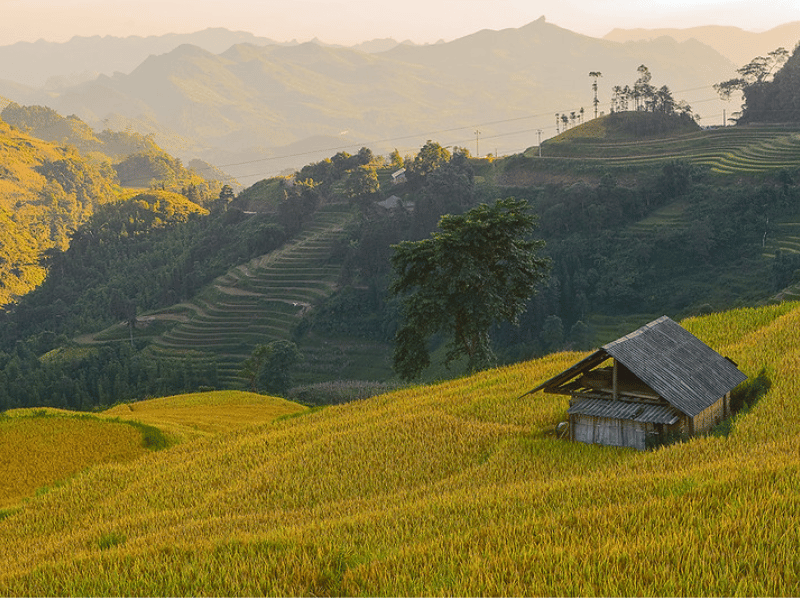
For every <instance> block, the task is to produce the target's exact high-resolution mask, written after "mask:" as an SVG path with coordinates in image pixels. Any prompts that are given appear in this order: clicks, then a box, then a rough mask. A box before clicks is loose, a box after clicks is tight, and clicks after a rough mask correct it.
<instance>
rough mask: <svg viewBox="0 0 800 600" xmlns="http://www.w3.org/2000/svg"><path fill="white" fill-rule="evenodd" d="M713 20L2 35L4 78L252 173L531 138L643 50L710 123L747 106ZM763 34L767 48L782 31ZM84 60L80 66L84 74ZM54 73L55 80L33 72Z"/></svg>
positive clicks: (620, 77)
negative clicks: (638, 25) (59, 38)
mask: <svg viewBox="0 0 800 600" xmlns="http://www.w3.org/2000/svg"><path fill="white" fill-rule="evenodd" d="M787 27H788V26H787ZM739 31H740V32H741V30H739ZM789 31H790V28H789V29H786V32H789ZM786 32H783V33H782V35H784V36H785V35H790V33H786ZM702 33H704V32H703V31H699V32H697V35H695V36H692V37H687V36H683V37H681V36H678V35H677V34H675V35H673V36H667V35H660V33H659V32H649V33H648V32H636V31H631V32H628V33H627V34H626V33H625V32H622V31H618V30H615V31H614V32H612V33H611V34H609V36H608V39H598V38H593V37H589V36H585V35H580V34H577V33H574V32H572V31H569V30H566V29H563V28H561V27H558V26H556V25H553V24H550V23H548V22H547V21H546V20H545V18H544V17H542V18H540V19H538V20H536V21H534V22H532V23H530V24H528V25H525V26H523V27H520V28H513V29H504V30H501V31H493V30H483V31H479V32H476V33H474V34H472V35H469V36H466V37H463V38H459V39H456V40H454V41H451V42H447V43H439V44H433V45H424V46H418V45H416V46H415V45H411V44H406V43H403V44H398V43H397V42H395V41H394V40H373V41H372V42H366V43H364V44H362V45H360V46H358V47H353V48H343V47H336V46H326V45H324V44H322V43H321V42H319V41H316V40H315V41H312V42H306V43H294V42H292V43H289V44H284V45H282V44H278V43H276V42H274V41H272V40H269V39H266V38H258V37H256V36H253V35H252V34H248V33H243V32H230V31H227V30H224V29H209V30H205V31H203V32H198V33H196V34H190V35H169V36H159V37H150V38H136V37H132V38H110V37H105V38H99V37H97V38H73V40H71V41H70V42H67V43H65V44H50V43H47V42H42V41H40V42H36V43H34V44H25V43H18V44H15V45H13V46H7V47H5V48H0V64H2V65H4V66H3V67H2V69H0V80H2V81H0V94H1V95H2V96H3V97H5V98H6V100H7V101H8V100H13V101H16V102H18V103H20V104H42V105H47V106H50V107H51V108H54V109H55V110H57V111H59V112H60V113H61V114H63V115H69V114H76V115H77V116H79V117H80V118H81V119H83V120H84V121H86V122H87V123H89V124H90V125H92V126H93V127H94V128H95V129H98V130H101V129H106V128H108V129H114V130H134V131H137V132H139V133H143V134H153V135H154V137H155V139H156V141H157V142H158V143H159V145H160V146H161V147H163V148H165V149H166V150H167V151H169V152H170V153H172V154H174V155H176V156H179V157H181V158H182V159H184V160H190V159H192V158H196V157H199V158H202V159H204V160H206V161H208V162H209V163H211V164H214V165H216V166H218V167H221V168H223V170H225V171H226V172H228V173H230V174H231V175H233V176H234V177H237V178H238V179H239V180H240V182H241V183H243V184H245V185H247V184H250V183H252V182H254V181H257V180H258V179H262V178H264V177H266V176H268V175H274V174H277V173H279V172H281V171H282V170H285V169H296V168H298V167H299V166H301V165H303V164H305V163H307V162H309V161H311V160H319V159H321V158H323V157H325V156H330V155H331V154H333V153H334V152H336V151H339V150H347V151H349V152H353V151H356V150H358V148H359V147H361V146H368V147H370V148H372V149H373V150H374V151H375V152H376V153H388V152H391V151H392V150H393V149H395V148H397V149H399V150H400V152H401V153H403V154H408V153H410V152H413V151H414V150H416V149H417V148H419V147H420V146H421V145H422V144H424V142H425V140H426V139H437V140H438V141H440V142H441V143H442V144H443V145H445V146H448V145H449V146H460V147H467V148H469V149H470V150H471V151H472V152H473V153H474V154H477V155H485V154H488V153H492V154H509V153H514V152H520V151H522V150H524V149H526V148H528V147H530V146H532V145H535V144H536V143H537V139H540V138H541V137H542V136H543V137H544V138H545V139H546V138H548V137H551V136H552V135H555V134H556V133H557V132H558V129H557V127H558V125H557V124H556V123H557V122H558V121H557V118H554V114H555V113H562V114H564V113H566V114H572V113H575V114H584V115H585V116H587V117H588V116H591V115H589V112H591V110H592V91H591V80H590V79H589V78H588V73H589V72H590V71H600V72H602V78H601V80H600V81H599V100H600V110H601V111H602V110H608V107H609V102H610V95H611V88H612V87H613V86H615V85H626V84H632V83H633V82H634V81H635V79H636V77H637V71H636V69H637V67H638V66H639V65H642V64H644V65H646V66H647V67H648V68H649V69H650V71H651V73H652V74H653V81H652V83H653V84H655V85H657V86H661V85H668V86H669V87H670V89H671V90H673V92H674V93H675V96H676V99H679V100H686V101H687V102H688V103H689V104H690V105H692V106H693V108H694V110H695V113H696V114H698V115H699V116H700V117H701V118H702V119H703V120H702V121H701V123H702V124H704V125H719V124H722V121H723V117H722V114H723V109H725V108H727V109H728V111H729V112H732V111H733V110H735V109H736V108H738V107H736V106H732V105H730V104H728V105H726V104H724V103H722V102H721V101H719V100H718V98H717V97H716V94H715V93H714V91H713V89H712V85H713V84H714V83H717V82H720V81H723V80H725V79H727V78H729V77H731V76H732V75H733V74H734V73H735V69H736V67H737V66H738V65H737V63H736V62H735V61H734V60H732V59H731V58H730V56H726V55H725V52H723V50H724V49H725V48H724V44H721V43H719V36H716V37H715V36H714V35H711V34H709V35H705V37H703V35H701V34H702ZM748 35H749V34H747V32H741V36H743V38H747V37H748ZM753 35H755V34H753ZM792 35H793V34H792ZM626 36H627V37H626ZM639 38H652V39H639ZM676 38H680V39H676ZM698 38H700V41H699V40H698ZM748 39H752V40H756V38H753V37H749V38H748ZM757 39H758V41H757V42H756V41H753V44H761V45H762V46H764V49H763V50H761V51H760V52H762V53H763V52H767V51H769V50H771V49H773V48H772V47H771V44H772V42H773V41H774V40H775V39H777V38H773V37H769V36H764V35H759V37H758V38H757ZM714 40H717V41H716V42H715V41H714ZM715 44H716V45H715ZM784 45H785V44H784ZM739 46H743V44H739ZM755 47H756V46H753V48H755ZM759 47H761V46H759ZM35 65H46V68H45V67H42V66H40V67H38V68H37V67H36V66H35ZM70 65H71V66H70ZM75 65H80V69H81V71H80V72H82V73H85V74H84V75H80V74H79V75H78V76H77V77H76V76H75V75H74V74H75V69H76V67H75ZM70 69H71V70H70ZM57 72H58V73H62V74H63V75H62V76H61V78H60V79H59V78H58V76H56V75H55V73H57ZM94 72H99V73H100V74H98V75H96V76H94V75H89V74H90V73H94ZM43 78H47V79H46V81H49V84H47V85H46V86H44V87H32V85H31V84H35V85H40V86H41V85H42V82H43ZM581 109H583V113H582V112H581Z"/></svg>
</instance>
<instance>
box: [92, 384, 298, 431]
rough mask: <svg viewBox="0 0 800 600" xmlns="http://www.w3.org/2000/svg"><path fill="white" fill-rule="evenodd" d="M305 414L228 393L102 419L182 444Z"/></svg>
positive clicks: (120, 411) (144, 404)
mask: <svg viewBox="0 0 800 600" xmlns="http://www.w3.org/2000/svg"><path fill="white" fill-rule="evenodd" d="M304 410H306V409H305V408H304V407H303V406H301V405H299V404H297V403H296V402H289V401H288V400H284V399H283V398H274V397H270V396H262V395H260V394H252V393H250V392H240V391H236V390H228V391H219V392H206V393H202V394H184V395H181V396H171V397H169V398H156V399H153V400H143V401H141V402H131V403H123V404H118V405H117V406H115V407H113V408H111V409H109V410H107V411H105V412H104V413H103V415H105V416H109V417H119V418H120V419H126V420H134V421H139V422H141V423H146V424H148V425H152V426H154V427H158V428H159V429H161V430H163V431H165V432H166V433H167V434H168V435H170V436H172V437H174V438H175V439H177V440H180V441H183V440H186V439H191V438H194V437H198V436H208V435H215V434H218V433H223V432H227V431H232V430H234V429H239V428H242V427H250V426H254V425H264V424H267V423H271V422H272V421H274V420H275V419H277V418H278V417H283V416H285V415H289V414H293V413H297V412H302V411H304Z"/></svg>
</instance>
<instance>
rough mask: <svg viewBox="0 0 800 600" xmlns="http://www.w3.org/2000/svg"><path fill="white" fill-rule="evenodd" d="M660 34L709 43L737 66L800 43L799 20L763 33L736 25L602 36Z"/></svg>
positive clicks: (621, 38) (625, 37)
mask: <svg viewBox="0 0 800 600" xmlns="http://www.w3.org/2000/svg"><path fill="white" fill-rule="evenodd" d="M662 36H669V37H671V38H673V39H674V40H677V41H679V42H685V41H687V40H690V39H692V38H694V39H695V40H697V41H699V42H701V43H703V44H706V45H707V46H711V47H712V48H714V49H715V50H716V51H717V52H719V53H720V54H722V55H723V56H725V57H726V58H728V59H729V60H731V61H732V62H733V63H734V64H735V65H736V66H737V67H740V66H742V65H745V64H747V63H749V62H750V61H751V60H752V59H753V58H755V57H756V56H766V55H767V53H768V52H771V51H772V50H775V49H776V48H781V47H783V48H786V49H787V50H788V51H789V52H791V51H792V50H793V49H794V47H795V46H796V45H797V43H798V42H800V21H794V22H792V23H786V24H784V25H780V26H778V27H774V28H773V29H770V30H768V31H763V32H753V31H745V30H743V29H740V28H738V27H725V26H721V25H709V26H704V27H689V28H687V29H614V30H613V31H611V32H610V33H608V34H607V35H606V36H605V38H604V39H606V40H610V41H612V42H620V43H623V42H631V41H640V40H654V39H656V38H659V37H662Z"/></svg>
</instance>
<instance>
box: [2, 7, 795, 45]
mask: <svg viewBox="0 0 800 600" xmlns="http://www.w3.org/2000/svg"><path fill="white" fill-rule="evenodd" d="M542 15H544V16H545V18H546V19H547V21H548V22H550V23H554V24H556V25H559V26H561V27H564V28H566V29H571V30H572V31H577V32H579V33H585V34H588V35H592V36H596V37H602V36H603V35H605V34H606V33H608V32H609V31H610V30H611V29H612V28H614V27H625V28H632V27H645V28H654V27H690V26H694V25H709V24H718V25H735V26H737V27H741V28H742V29H747V30H750V31H763V30H766V29H770V28H772V27H774V26H776V25H780V24H782V23H787V22H790V21H800V0H0V45H7V44H12V43H14V42H17V41H30V42H32V41H36V40H38V39H46V40H49V41H57V42H61V41H66V40H68V39H70V38H71V37H73V36H75V35H81V36H90V35H114V36H127V35H159V34H163V33H169V32H175V33H189V32H193V31H198V30H200V29H205V28H206V27H225V28H228V29H232V30H242V31H249V32H251V33H254V34H256V35H260V36H265V37H269V38H272V39H274V40H277V41H290V40H292V39H297V40H298V41H307V40H309V39H312V38H314V37H318V38H320V39H321V40H322V41H325V42H328V43H339V44H354V43H358V42H361V41H365V40H369V39H374V38H383V37H392V38H395V39H396V40H398V41H402V40H406V39H410V40H412V41H414V42H417V43H425V42H435V41H437V40H439V39H444V40H448V41H449V40H452V39H455V38H457V37H461V36H464V35H468V34H470V33H474V32H475V31H478V30H480V29H503V28H506V27H520V26H522V25H525V24H527V23H529V22H531V21H533V20H535V19H537V18H539V17H540V16H542Z"/></svg>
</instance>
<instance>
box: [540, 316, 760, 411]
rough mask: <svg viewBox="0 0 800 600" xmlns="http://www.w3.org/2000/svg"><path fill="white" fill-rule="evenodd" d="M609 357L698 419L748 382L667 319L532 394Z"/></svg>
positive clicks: (601, 351) (551, 388)
mask: <svg viewBox="0 0 800 600" xmlns="http://www.w3.org/2000/svg"><path fill="white" fill-rule="evenodd" d="M609 356H611V357H613V358H614V359H615V360H617V361H619V362H620V363H621V364H623V365H624V366H625V367H627V369H628V370H629V371H631V372H632V373H633V374H634V375H635V376H636V377H638V378H639V379H640V380H641V381H643V382H644V383H645V384H646V385H648V386H649V387H650V388H651V389H652V390H654V391H655V392H656V393H657V394H659V396H661V397H662V398H664V399H665V400H666V401H667V402H669V403H670V404H671V405H672V406H674V407H676V408H678V409H679V410H680V411H681V412H683V413H685V414H687V415H689V416H692V417H694V416H697V415H698V414H700V413H701V412H702V411H703V410H705V409H706V408H708V407H709V406H711V405H712V404H714V402H716V401H717V400H718V399H719V398H721V397H722V396H724V395H725V394H727V393H728V392H729V391H731V390H732V389H733V388H735V387H736V386H737V385H739V384H740V383H741V382H743V381H744V380H745V379H747V376H746V375H745V374H744V373H742V372H741V371H740V370H739V369H737V368H736V365H735V364H734V363H733V362H732V361H730V360H729V359H727V358H725V357H724V356H722V355H720V354H718V353H717V352H715V351H714V350H712V349H711V348H709V347H708V346H707V345H706V344H704V343H703V342H702V341H700V340H699V339H697V338H696V337H695V336H693V335H692V334H691V333H689V332H688V331H686V330H685V329H684V328H683V327H681V326H680V325H678V324H677V323H676V322H675V321H673V320H672V319H670V318H669V317H667V316H663V317H661V318H659V319H656V320H655V321H652V322H650V323H648V324H647V325H645V326H644V327H640V328H639V329H637V330H636V331H634V332H632V333H629V334H628V335H626V336H624V337H621V338H619V339H618V340H615V341H613V342H610V343H608V344H606V345H605V346H603V347H602V348H600V349H599V350H596V351H595V352H593V353H592V354H590V355H589V356H587V357H586V358H584V359H583V360H581V361H579V362H577V363H575V364H574V365H573V366H571V367H570V368H569V369H567V370H565V371H563V372H561V373H559V374H558V375H556V376H555V377H552V378H550V379H548V380H547V381H545V382H544V383H542V384H540V385H538V386H536V387H535V388H533V389H532V390H531V391H530V392H528V393H529V394H530V393H532V392H536V391H538V390H541V389H544V390H545V391H555V389H556V388H558V387H560V386H565V384H567V383H568V382H569V381H570V380H572V379H573V378H574V377H576V376H577V375H579V374H581V373H585V372H587V371H588V370H589V369H592V368H593V367H596V366H597V365H599V364H601V363H602V362H603V361H605V360H606V359H607V358H608V357H609ZM565 388H569V386H565ZM559 392H561V393H569V390H568V389H564V388H562V389H561V390H559Z"/></svg>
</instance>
